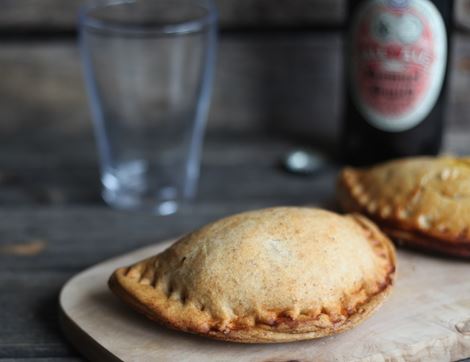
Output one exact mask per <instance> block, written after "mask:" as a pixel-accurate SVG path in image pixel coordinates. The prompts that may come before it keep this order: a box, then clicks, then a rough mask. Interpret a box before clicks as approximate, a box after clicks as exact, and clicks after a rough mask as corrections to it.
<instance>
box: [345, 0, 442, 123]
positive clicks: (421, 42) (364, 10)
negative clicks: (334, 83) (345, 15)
mask: <svg viewBox="0 0 470 362" xmlns="http://www.w3.org/2000/svg"><path fill="white" fill-rule="evenodd" d="M351 36H352V39H351V42H350V46H351V48H350V49H349V51H350V54H351V55H352V58H351V59H352V62H351V64H350V66H351V70H350V71H351V74H350V76H351V84H352V94H353V99H354V101H355V103H356V106H357V107H358V109H359V110H360V112H361V113H362V115H363V116H364V118H365V119H366V120H367V121H368V122H369V123H370V124H371V125H373V126H374V127H376V128H378V129H381V130H384V131H389V132H401V131H405V130H407V129H410V128H413V127H415V126H416V125H418V124H419V123H420V122H421V121H423V120H424V119H425V118H426V116H427V115H428V114H429V112H430V111H431V110H432V108H433V107H434V105H435V103H436V101H437V99H438V97H439V94H440V91H441V88H442V83H443V80H444V75H445V68H446V62H447V37H446V29H445V25H444V22H443V20H442V17H441V15H440V13H439V11H438V10H437V9H436V7H435V6H434V4H433V3H432V2H430V1H428V0H367V1H364V2H363V4H362V5H361V6H360V7H359V8H358V11H357V13H356V14H355V17H354V20H353V27H352V34H351Z"/></svg>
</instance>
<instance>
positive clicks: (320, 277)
mask: <svg viewBox="0 0 470 362" xmlns="http://www.w3.org/2000/svg"><path fill="white" fill-rule="evenodd" d="M394 275H395V252H394V248H393V246H392V244H391V242H390V241H389V240H388V239H387V238H386V237H385V236H384V235H383V234H382V233H381V232H380V231H379V230H378V229H377V228H376V227H375V226H374V225H373V224H372V223H371V222H370V221H368V220H367V219H365V218H364V217H362V216H358V215H351V216H340V215H337V214H334V213H332V212H328V211H323V210H319V209H309V208H271V209H265V210H259V211H252V212H246V213H242V214H238V215H234V216H230V217H227V218H225V219H222V220H220V221H217V222H214V223H212V224H209V225H207V226H205V227H203V228H202V229H200V230H197V231H194V232H192V233H190V234H189V235H186V236H185V237H183V238H182V239H180V240H179V241H177V242H176V243H175V244H174V245H173V246H171V247H170V248H168V249H167V250H166V251H164V252H162V253H161V254H158V255H156V256H153V257H151V258H148V259H145V260H143V261H141V262H138V263H136V264H134V265H132V266H130V267H125V268H121V269H118V270H116V271H115V272H114V273H113V275H112V276H111V278H110V280H109V286H110V288H111V289H112V290H113V292H114V293H115V294H117V295H118V296H119V297H120V298H121V299H123V300H124V301H125V302H127V303H128V304H129V305H130V306H132V307H134V308H135V309H136V310H138V311H140V312H142V313H144V314H145V315H146V316H147V317H148V318H150V319H153V320H155V321H158V322H160V323H162V324H164V325H166V326H168V327H171V328H174V329H178V330H181V331H185V332H191V333H197V334H200V335H204V336H207V337H211V338H215V339H221V340H227V341H234V342H243V343H275V342H289V341H296V340H302V339H311V338H317V337H322V336H327V335H331V334H335V333H338V332H341V331H344V330H346V329H349V328H351V327H353V326H354V325H356V324H358V323H360V322H361V321H363V320H364V319H365V318H366V317H368V316H369V315H370V314H371V313H372V312H373V311H374V310H375V309H376V308H377V307H378V306H379V305H380V304H381V303H382V301H383V300H384V298H385V297H386V296H387V295H388V294H389V292H390V290H391V288H392V285H393V280H394Z"/></svg>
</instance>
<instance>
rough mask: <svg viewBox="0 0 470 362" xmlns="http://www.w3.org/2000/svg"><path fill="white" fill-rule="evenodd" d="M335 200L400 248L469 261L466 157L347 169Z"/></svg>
mask: <svg viewBox="0 0 470 362" xmlns="http://www.w3.org/2000/svg"><path fill="white" fill-rule="evenodd" d="M338 197H339V201H340V204H341V205H342V207H343V208H344V210H346V211H348V212H360V213H363V214H365V215H367V216H368V217H370V218H371V219H372V220H374V221H375V222H377V224H378V225H379V226H380V227H381V228H382V230H383V231H384V232H385V233H387V234H388V235H389V236H391V237H392V238H394V239H396V240H398V241H400V242H402V243H404V244H407V245H410V246H414V247H419V248H422V249H425V250H428V251H435V252H440V253H444V254H448V255H454V256H461V257H470V158H467V159H465V158H451V157H440V158H431V157H418V158H409V159H402V160H396V161H390V162H387V163H384V164H381V165H377V166H374V167H371V168H368V169H353V168H346V169H344V170H343V172H342V173H341V175H340V177H339V187H338Z"/></svg>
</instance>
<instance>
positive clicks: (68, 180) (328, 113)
mask: <svg viewBox="0 0 470 362" xmlns="http://www.w3.org/2000/svg"><path fill="white" fill-rule="evenodd" d="M80 2H81V1H80V0H73V1H68V2H64V1H62V0H48V1H43V2H37V1H31V0H6V1H4V2H2V11H0V75H1V79H0V361H8V360H12V359H15V360H20V361H21V360H25V361H26V360H27V361H75V360H80V357H79V356H78V354H77V352H76V351H75V350H74V349H73V348H72V347H70V345H69V344H68V343H67V342H66V341H65V340H64V338H63V336H62V333H61V331H60V330H59V325H58V302H57V301H58V299H57V298H58V293H59V290H60V288H61V286H62V285H63V284H64V282H65V281H66V280H67V279H68V278H69V277H71V276H72V275H74V274H75V273H77V272H78V271H80V270H82V269H84V268H87V267H88V266H90V265H92V264H94V263H97V262H99V261H101V260H103V259H107V258H109V257H112V256H115V255H119V254H122V253H125V252H127V251H130V250H133V249H135V248H138V247H141V246H143V245H146V244H150V243H153V242H156V241H158V240H164V239H168V238H171V237H174V236H177V235H180V234H182V233H184V232H186V231H189V230H191V229H193V228H195V227H198V226H200V225H202V224H204V223H207V222H208V221H211V220H214V219H216V218H219V217H221V216H223V215H226V214H230V213H234V212H237V211H242V210H247V209H253V208H258V207H264V206H270V205H281V204H282V205H286V204H290V205H305V204H314V205H321V206H324V207H328V208H334V207H335V206H334V205H335V203H334V179H335V176H336V173H337V170H338V166H334V165H332V166H331V167H329V168H328V169H325V170H323V171H322V172H320V173H318V174H317V175H315V176H313V177H307V178H305V177H298V176H293V175H289V174H287V173H285V172H283V171H282V170H281V169H280V167H279V164H278V162H279V159H280V158H281V157H282V156H283V155H284V154H285V152H287V151H288V150H289V149H291V148H292V147H294V146H298V145H301V144H308V145H313V146H318V147H321V148H324V149H325V150H326V151H327V152H330V153H331V152H332V151H334V150H335V148H336V146H335V143H334V142H335V140H337V137H336V134H337V130H338V128H339V119H340V114H341V97H340V95H341V89H342V82H341V79H342V73H341V69H342V67H341V56H340V52H341V47H342V43H341V35H340V34H341V29H342V21H343V18H344V4H343V3H344V2H343V1H341V0H335V1H330V0H328V1H325V0H317V1H313V2H312V1H311V0H298V1H295V2H286V1H276V2H272V1H264V0H256V1H254V0H246V1H239V0H236V1H235V0H217V4H218V6H219V8H220V10H221V25H222V36H221V41H220V49H219V56H218V60H219V61H218V67H217V74H216V82H215V90H214V97H213V103H212V111H211V119H210V122H209V131H208V135H207V142H206V144H205V152H204V161H203V170H202V177H201V184H200V192H199V195H198V199H197V200H196V202H195V203H194V204H193V205H190V206H185V207H183V208H182V210H181V211H180V212H179V213H178V214H176V215H173V216H168V217H156V216H153V215H150V214H146V213H130V212H118V211H113V210H111V209H109V208H108V207H106V206H105V205H104V204H103V203H102V201H101V200H100V195H99V193H100V185H99V174H98V169H97V162H96V153H95V147H94V141H93V138H92V134H91V131H90V121H89V117H88V110H87V107H86V101H85V97H84V91H83V85H82V81H81V73H80V67H79V58H78V51H77V48H76V45H75V32H74V29H75V19H76V8H77V6H78V5H79V4H80ZM287 4H288V5H287ZM458 15H459V14H458ZM268 30H269V31H268ZM271 30H272V31H271ZM453 55H454V56H453V59H452V73H451V78H450V96H449V100H450V107H449V111H448V116H447V118H448V124H449V131H448V133H447V135H446V140H447V141H446V149H447V150H451V151H454V152H457V153H470V142H469V140H470V132H468V131H467V130H468V129H469V127H468V126H467V123H468V122H469V121H470V107H469V106H468V103H469V102H468V99H469V95H468V86H469V84H470V72H469V69H470V65H469V64H470V61H469V59H470V58H469V57H470V41H469V39H468V36H467V35H465V34H464V33H460V34H458V35H456V37H455V47H454V51H453Z"/></svg>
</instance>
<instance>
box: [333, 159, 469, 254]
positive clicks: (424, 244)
mask: <svg viewBox="0 0 470 362" xmlns="http://www.w3.org/2000/svg"><path fill="white" fill-rule="evenodd" d="M361 172H363V171H361V170H358V169H355V168H352V167H346V168H345V169H343V170H342V171H341V173H340V176H339V178H338V183H337V200H338V202H339V204H340V207H341V208H342V209H343V210H344V211H345V212H353V213H361V214H362V215H365V216H366V217H368V218H370V219H371V220H372V221H374V222H375V223H376V224H377V225H378V226H379V227H380V229H381V230H383V231H384V232H385V234H387V235H388V236H389V237H390V238H391V239H392V240H393V241H394V242H396V243H397V244H399V245H403V246H407V247H411V248H413V249H417V250H423V251H427V252H431V253H438V254H443V255H447V256H453V257H458V258H470V240H467V239H462V238H460V239H459V237H458V236H454V237H451V236H450V237H449V238H448V239H444V238H440V237H438V236H436V235H428V234H427V233H426V232H425V231H423V230H420V229H419V228H417V227H414V225H413V224H409V223H403V222H402V221H401V220H400V219H398V218H396V217H387V218H384V217H381V216H380V214H379V213H371V212H369V211H368V210H367V208H365V207H363V206H362V205H361V204H360V203H359V202H358V200H356V198H355V197H354V195H353V193H352V188H353V185H351V183H350V182H349V178H350V177H348V176H347V175H348V174H350V175H351V174H353V175H354V176H355V177H357V175H358V174H360V173H361Z"/></svg>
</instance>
